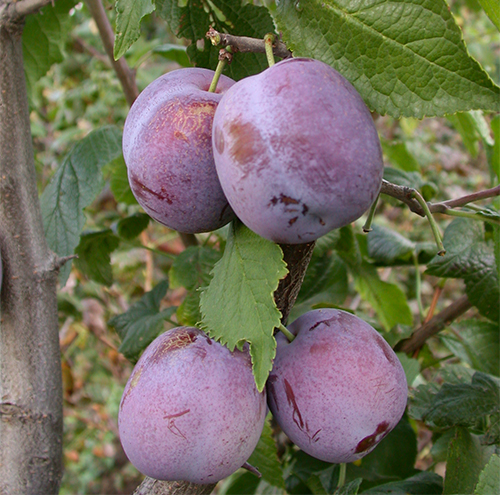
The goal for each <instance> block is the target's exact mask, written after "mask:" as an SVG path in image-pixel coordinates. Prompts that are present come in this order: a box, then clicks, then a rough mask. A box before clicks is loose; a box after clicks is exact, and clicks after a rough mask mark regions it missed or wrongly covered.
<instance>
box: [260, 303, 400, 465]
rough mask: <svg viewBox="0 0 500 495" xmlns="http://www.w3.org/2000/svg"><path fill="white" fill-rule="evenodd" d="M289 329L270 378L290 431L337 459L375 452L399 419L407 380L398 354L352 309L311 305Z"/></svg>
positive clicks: (315, 451) (272, 397)
mask: <svg viewBox="0 0 500 495" xmlns="http://www.w3.org/2000/svg"><path fill="white" fill-rule="evenodd" d="M288 329H289V330H290V331H291V332H292V333H293V334H294V335H296V337H295V339H294V340H293V341H292V342H290V343H289V342H288V341H287V340H286V338H285V337H284V336H283V335H281V334H280V335H278V336H277V341H278V348H277V352H276V359H275V361H274V366H273V370H272V371H271V373H270V376H269V379H268V382H267V393H268V404H269V409H270V410H271V412H272V413H273V415H274V417H275V419H276V421H277V422H278V424H279V425H280V426H281V428H282V430H283V431H284V432H285V434H286V435H287V436H288V437H289V438H290V439H291V440H292V441H293V442H294V443H295V444H296V445H297V446H298V447H300V448H301V449H302V450H304V451H305V452H306V453H308V454H309V455H311V456H313V457H316V458H317V459H321V460H323V461H326V462H332V463H346V462H353V461H355V460H357V459H360V458H362V457H364V456H365V455H367V454H368V453H370V452H371V451H372V450H373V449H374V448H375V447H376V446H377V444H378V443H379V442H380V441H381V440H382V439H383V438H384V437H385V436H386V435H387V434H388V433H389V432H390V431H391V430H392V429H393V428H394V427H395V426H396V425H397V424H398V422H399V420H400V419H401V417H402V415H403V413H404V410H405V407H406V402H407V395H408V387H407V382H406V377H405V373H404V371H403V367H402V366H401V363H400V362H399V360H398V358H397V356H396V354H395V353H394V351H393V350H392V349H391V347H390V346H389V345H388V344H387V342H386V341H385V340H384V339H383V338H382V337H381V336H380V335H379V334H378V332H377V331H376V330H375V329H374V328H373V327H371V326H370V325H369V324H368V323H366V322H365V321H363V320H361V319H360V318H358V317H357V316H354V315H352V314H350V313H347V312H345V311H340V310H336V309H320V310H313V311H309V312H308V313H305V314H304V315H302V316H300V317H299V318H297V320H295V321H294V322H293V323H292V324H291V325H290V326H289V327H288Z"/></svg>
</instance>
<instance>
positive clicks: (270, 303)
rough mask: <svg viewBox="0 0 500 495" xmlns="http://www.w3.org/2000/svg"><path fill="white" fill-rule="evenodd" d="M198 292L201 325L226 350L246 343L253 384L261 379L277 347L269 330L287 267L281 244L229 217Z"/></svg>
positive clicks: (273, 323) (277, 315)
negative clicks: (222, 244) (219, 250)
mask: <svg viewBox="0 0 500 495" xmlns="http://www.w3.org/2000/svg"><path fill="white" fill-rule="evenodd" d="M212 273H213V279H212V281H211V282H210V285H209V287H208V289H206V290H205V291H204V292H203V293H202V295H201V313H202V326H203V328H204V329H205V330H206V331H207V333H208V334H209V335H210V336H211V337H212V338H214V339H216V340H219V341H220V342H221V343H222V344H225V345H227V347H228V348H229V350H231V351H232V350H234V348H235V347H236V346H237V347H238V348H241V347H242V346H243V344H244V342H248V343H249V344H250V355H251V356H252V364H253V373H254V376H255V382H256V384H257V388H258V390H259V391H261V390H262V389H263V388H264V386H265V383H266V379H267V376H268V374H269V371H270V370H271V368H272V360H273V359H274V356H275V353H276V341H275V339H274V336H273V330H274V328H275V327H277V326H279V324H280V318H281V313H280V311H279V310H278V308H277V307H276V304H275V302H274V299H273V294H274V291H275V290H276V289H277V287H278V283H279V280H280V279H281V278H283V277H284V276H285V275H286V274H287V273H288V271H287V269H286V267H285V263H284V261H283V252H282V251H281V248H280V247H279V246H278V245H277V244H274V243H273V242H270V241H268V240H266V239H263V238H261V237H259V236H258V235H257V234H254V233H253V232H252V231H251V230H249V229H248V228H247V227H245V226H244V225H243V224H241V223H236V222H233V223H232V225H231V228H230V231H229V235H228V239H227V244H226V248H225V250H224V256H223V257H222V259H221V260H220V261H219V262H218V263H217V264H216V265H215V267H214V269H213V271H212Z"/></svg>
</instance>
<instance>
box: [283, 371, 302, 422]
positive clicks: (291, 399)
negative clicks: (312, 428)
mask: <svg viewBox="0 0 500 495" xmlns="http://www.w3.org/2000/svg"><path fill="white" fill-rule="evenodd" d="M283 383H284V384H285V394H286V398H287V400H288V404H289V405H290V406H291V408H292V409H293V414H292V419H293V422H294V423H295V424H296V425H297V426H298V428H299V429H300V430H301V431H304V426H305V424H304V420H303V419H302V414H300V411H299V406H298V405H297V400H296V399H295V394H294V393H293V389H292V386H291V385H290V382H289V381H288V380H287V379H286V378H284V379H283Z"/></svg>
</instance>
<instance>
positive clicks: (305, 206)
mask: <svg viewBox="0 0 500 495" xmlns="http://www.w3.org/2000/svg"><path fill="white" fill-rule="evenodd" d="M308 211H309V206H307V205H306V204H305V203H304V204H303V205H302V215H304V216H306V215H307V212H308Z"/></svg>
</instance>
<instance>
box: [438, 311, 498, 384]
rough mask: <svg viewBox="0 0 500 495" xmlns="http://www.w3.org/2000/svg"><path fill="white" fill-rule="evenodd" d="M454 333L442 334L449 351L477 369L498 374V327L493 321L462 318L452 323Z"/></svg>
mask: <svg viewBox="0 0 500 495" xmlns="http://www.w3.org/2000/svg"><path fill="white" fill-rule="evenodd" d="M453 328H454V329H455V330H456V333H455V334H450V335H446V336H445V335H442V336H441V340H442V341H443V343H444V344H445V345H446V347H448V349H450V351H451V352H453V354H454V355H455V356H457V357H459V358H460V359H461V360H462V361H465V362H466V363H468V364H469V365H470V366H472V368H474V369H475V370H477V371H483V372H484V373H489V374H490V375H495V376H499V375H500V348H499V346H498V342H499V341H500V328H499V327H498V325H496V324H495V323H490V322H486V321H479V320H464V321H461V322H459V323H454V324H453Z"/></svg>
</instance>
